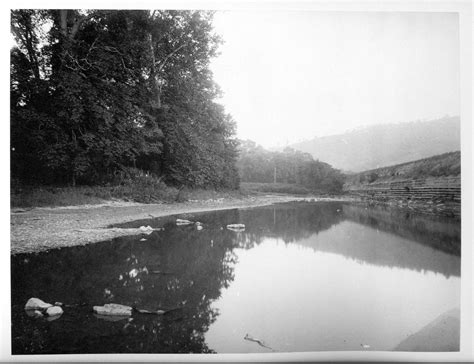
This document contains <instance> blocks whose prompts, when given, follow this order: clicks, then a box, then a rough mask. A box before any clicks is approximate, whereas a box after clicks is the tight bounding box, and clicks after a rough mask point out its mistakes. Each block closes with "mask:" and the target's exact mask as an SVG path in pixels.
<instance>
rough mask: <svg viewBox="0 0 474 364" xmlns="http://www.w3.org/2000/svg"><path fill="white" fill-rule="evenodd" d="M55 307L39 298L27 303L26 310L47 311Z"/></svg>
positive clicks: (31, 299)
mask: <svg viewBox="0 0 474 364" xmlns="http://www.w3.org/2000/svg"><path fill="white" fill-rule="evenodd" d="M49 307H53V305H52V304H50V303H46V302H43V301H41V300H40V299H39V298H30V299H29V300H28V302H26V305H25V310H46V309H48V308H49Z"/></svg>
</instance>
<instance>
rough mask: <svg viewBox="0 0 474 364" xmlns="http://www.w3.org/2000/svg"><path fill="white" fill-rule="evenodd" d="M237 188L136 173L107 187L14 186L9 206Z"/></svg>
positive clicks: (213, 194)
mask: <svg viewBox="0 0 474 364" xmlns="http://www.w3.org/2000/svg"><path fill="white" fill-rule="evenodd" d="M242 197H244V194H243V193H242V192H241V191H239V190H235V191H233V190H223V191H215V190H206V189H189V188H184V189H181V190H180V189H177V188H175V187H170V186H167V185H166V184H165V183H163V182H161V181H160V180H159V179H157V178H155V177H152V176H136V177H133V178H130V179H127V180H125V181H123V182H122V183H120V184H117V185H111V186H78V187H32V186H14V187H12V192H11V201H10V205H11V207H54V206H77V205H94V204H100V203H104V202H106V201H111V200H122V201H130V202H140V203H173V202H184V201H194V200H197V201H204V200H220V199H228V198H242Z"/></svg>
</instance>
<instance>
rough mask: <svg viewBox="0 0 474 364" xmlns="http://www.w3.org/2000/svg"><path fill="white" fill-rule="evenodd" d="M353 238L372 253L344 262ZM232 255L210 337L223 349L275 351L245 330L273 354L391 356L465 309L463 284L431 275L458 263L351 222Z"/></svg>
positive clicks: (268, 241)
mask: <svg viewBox="0 0 474 364" xmlns="http://www.w3.org/2000/svg"><path fill="white" fill-rule="evenodd" d="M348 237H350V239H349V240H348ZM341 239H342V240H341ZM364 239H366V240H364ZM351 241H352V243H353V244H354V245H355V247H356V248H357V249H361V247H364V246H365V249H368V250H369V251H371V252H372V255H370V254H369V255H367V254H365V255H364V257H365V258H366V259H365V260H359V259H357V257H354V256H352V257H346V256H345V255H346V254H345V253H346V251H344V249H349V248H350V247H349V246H350V245H351ZM235 252H236V254H237V257H238V264H236V266H235V279H234V281H233V282H232V283H231V285H230V287H229V288H228V289H226V290H224V291H223V292H222V296H221V298H220V299H219V300H217V301H216V302H215V303H214V304H213V307H215V308H217V309H218V310H219V312H220V315H219V317H218V319H217V321H216V322H215V323H214V324H213V325H211V327H210V329H209V331H208V332H207V334H206V342H207V344H208V345H209V347H210V348H212V349H214V350H216V351H217V352H268V351H269V350H268V349H265V348H263V347H260V346H259V345H258V344H256V343H254V342H250V341H246V340H243V338H244V336H245V335H246V334H247V333H248V334H249V335H251V336H253V337H255V338H258V339H261V340H262V341H264V342H265V343H266V344H268V345H269V346H271V347H272V348H273V349H275V350H277V351H311V350H361V349H362V347H361V344H368V345H370V350H392V349H393V348H394V347H395V346H396V345H397V344H399V343H400V342H401V341H402V340H403V339H405V338H406V337H407V336H409V335H411V334H413V333H415V332H417V331H418V330H420V329H421V328H422V327H423V326H425V325H426V324H427V323H429V322H430V321H432V320H433V319H435V318H436V317H437V316H439V315H440V314H442V313H444V312H445V311H448V310H450V309H452V308H453V307H459V299H460V297H459V292H460V279H459V278H458V277H453V276H451V277H450V278H447V277H448V276H449V275H450V274H447V275H446V274H440V273H434V272H433V271H441V272H450V269H451V268H452V267H454V268H456V266H457V267H458V266H459V258H458V257H455V256H452V255H448V254H446V253H443V252H440V251H438V250H434V249H432V248H431V247H427V246H423V245H420V244H417V243H414V242H411V241H408V240H406V239H403V238H400V237H397V236H394V235H391V234H388V233H383V232H380V231H377V230H375V229H371V228H368V227H366V226H362V225H359V224H355V223H352V222H348V221H345V222H342V223H340V224H339V225H336V226H333V227H331V228H330V229H328V230H326V231H323V232H320V233H319V234H314V235H313V236H311V237H310V238H307V239H304V240H302V241H299V242H297V243H296V244H285V243H284V242H283V241H281V240H280V239H274V238H266V239H264V240H263V241H262V243H261V244H259V245H258V246H256V247H254V248H253V249H249V250H243V249H238V250H236V251H235ZM367 257H369V259H367ZM387 257H390V258H387ZM387 259H388V260H387ZM397 260H398V264H397ZM417 260H418V261H417ZM420 260H421V261H420ZM426 263H427V264H428V269H425V270H420V269H416V267H417V266H422V267H423V266H425V267H426V265H425V264H426ZM430 264H431V266H433V267H435V268H440V267H441V269H440V270H437V269H433V270H430V269H429V267H430ZM411 265H412V266H413V267H412V268H411V269H410V268H406V266H407V267H410V266H411ZM457 269H459V268H457Z"/></svg>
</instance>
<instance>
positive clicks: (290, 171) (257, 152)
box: [237, 141, 344, 192]
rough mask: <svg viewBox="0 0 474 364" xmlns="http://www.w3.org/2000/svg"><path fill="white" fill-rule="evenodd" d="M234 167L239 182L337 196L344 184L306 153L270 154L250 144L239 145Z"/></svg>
mask: <svg viewBox="0 0 474 364" xmlns="http://www.w3.org/2000/svg"><path fill="white" fill-rule="evenodd" d="M237 165H238V169H239V174H240V178H241V181H242V182H266V183H272V182H277V183H292V184H298V185H301V186H304V187H307V188H309V189H312V190H318V191H323V192H340V191H341V189H342V185H343V183H344V176H343V174H342V173H341V172H340V171H339V170H336V169H334V168H332V167H331V166H330V165H329V164H327V163H324V162H320V161H315V160H314V159H313V157H312V156H311V155H310V154H308V153H303V152H300V151H296V150H294V149H291V148H286V149H285V150H284V151H282V152H271V151H268V150H265V149H264V148H262V147H261V146H258V145H256V144H255V143H254V142H252V141H243V142H241V144H240V158H239V160H238V162H237Z"/></svg>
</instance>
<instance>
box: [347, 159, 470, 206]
mask: <svg viewBox="0 0 474 364" xmlns="http://www.w3.org/2000/svg"><path fill="white" fill-rule="evenodd" d="M343 190H344V191H345V192H346V193H348V194H350V195H357V196H360V197H363V198H369V199H373V200H377V201H392V202H398V203H400V204H408V205H416V203H423V208H424V209H425V210H426V211H427V212H441V213H442V212H446V213H448V212H449V213H452V214H454V215H459V213H460V202H461V153H460V152H451V153H445V154H440V155H437V156H434V157H431V158H425V159H420V160H417V161H413V162H409V163H403V164H398V165H394V166H389V167H383V168H377V169H373V170H370V171H365V172H361V173H358V174H354V175H351V176H349V177H348V178H347V180H346V183H345V184H344V187H343ZM418 206H420V204H418Z"/></svg>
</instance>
